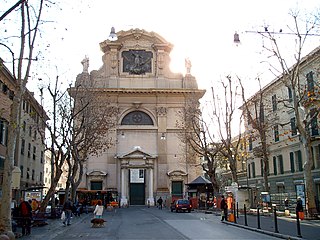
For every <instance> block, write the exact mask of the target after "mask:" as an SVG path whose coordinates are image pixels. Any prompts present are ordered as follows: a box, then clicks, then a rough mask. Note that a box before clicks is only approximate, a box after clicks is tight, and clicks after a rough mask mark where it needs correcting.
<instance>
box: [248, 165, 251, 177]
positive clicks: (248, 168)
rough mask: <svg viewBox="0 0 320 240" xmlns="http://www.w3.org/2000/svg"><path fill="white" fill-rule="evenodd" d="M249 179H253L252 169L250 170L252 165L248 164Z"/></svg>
mask: <svg viewBox="0 0 320 240" xmlns="http://www.w3.org/2000/svg"><path fill="white" fill-rule="evenodd" d="M248 178H251V168H250V164H248Z"/></svg>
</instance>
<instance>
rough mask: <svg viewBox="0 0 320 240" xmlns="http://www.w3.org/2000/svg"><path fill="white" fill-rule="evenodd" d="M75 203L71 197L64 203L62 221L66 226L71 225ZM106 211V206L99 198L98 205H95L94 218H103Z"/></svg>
mask: <svg viewBox="0 0 320 240" xmlns="http://www.w3.org/2000/svg"><path fill="white" fill-rule="evenodd" d="M73 209H74V206H73V203H72V201H71V199H70V198H69V199H68V200H67V201H66V202H65V203H64V204H63V208H62V211H63V212H64V214H63V217H62V218H61V219H62V221H63V222H62V223H63V225H64V226H69V225H71V216H72V214H73ZM103 211H104V206H103V205H102V201H101V200H98V202H97V205H96V206H95V209H94V211H93V214H94V218H102V215H103Z"/></svg>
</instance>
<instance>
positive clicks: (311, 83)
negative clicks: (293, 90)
mask: <svg viewBox="0 0 320 240" xmlns="http://www.w3.org/2000/svg"><path fill="white" fill-rule="evenodd" d="M306 77H307V87H308V97H311V96H314V95H315V93H314V80H313V72H312V71H311V72H309V73H308V74H307V76H306Z"/></svg>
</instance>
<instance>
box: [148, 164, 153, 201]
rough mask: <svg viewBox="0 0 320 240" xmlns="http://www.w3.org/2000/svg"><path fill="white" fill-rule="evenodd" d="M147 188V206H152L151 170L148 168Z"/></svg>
mask: <svg viewBox="0 0 320 240" xmlns="http://www.w3.org/2000/svg"><path fill="white" fill-rule="evenodd" d="M148 175H149V181H148V183H149V188H148V199H147V204H148V206H154V197H153V169H152V168H149V174H148Z"/></svg>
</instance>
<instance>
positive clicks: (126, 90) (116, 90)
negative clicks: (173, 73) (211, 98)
mask: <svg viewBox="0 0 320 240" xmlns="http://www.w3.org/2000/svg"><path fill="white" fill-rule="evenodd" d="M78 90H80V89H78ZM85 90H86V91H88V90H89V91H91V92H101V93H116V94H122V93H123V94H128V93H129V94H157V95H158V94H163V95H167V94H185V95H186V94H200V95H201V96H203V95H204V94H205V92H206V90H204V89H143V88H139V89H137V88H90V89H85Z"/></svg>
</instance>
